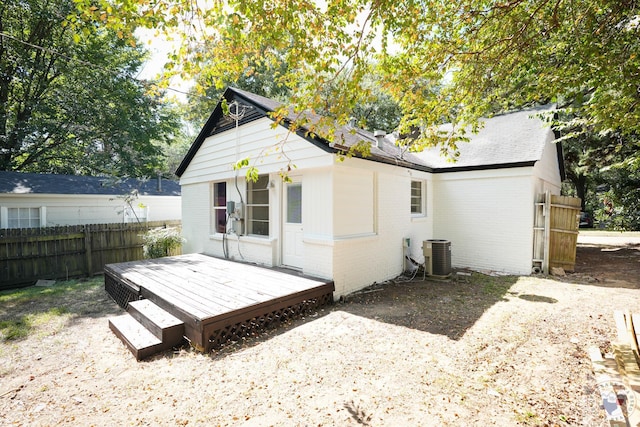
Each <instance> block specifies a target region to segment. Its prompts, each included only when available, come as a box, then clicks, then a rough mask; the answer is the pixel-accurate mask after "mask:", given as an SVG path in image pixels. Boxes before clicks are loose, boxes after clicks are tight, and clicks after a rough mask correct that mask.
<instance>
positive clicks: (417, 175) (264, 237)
mask: <svg viewBox="0 0 640 427" xmlns="http://www.w3.org/2000/svg"><path fill="white" fill-rule="evenodd" d="M224 97H225V98H226V99H227V101H228V103H229V104H230V105H232V111H233V112H235V111H236V107H237V111H239V112H240V113H241V116H242V117H240V118H239V119H238V122H237V123H236V120H235V119H234V118H233V117H231V116H228V115H227V116H225V115H224V114H223V111H222V108H221V105H218V106H217V107H216V108H215V110H214V111H213V113H212V115H211V116H210V118H209V120H208V121H207V123H206V124H205V126H204V127H203V129H202V130H201V132H200V134H199V135H198V137H197V138H196V140H195V141H194V143H193V145H192V146H191V149H190V150H189V152H188V153H187V155H186V157H185V158H184V160H183V161H182V163H181V165H180V167H179V168H178V170H177V172H176V173H177V175H178V176H179V177H180V185H181V187H182V197H183V200H184V204H183V206H184V209H183V213H182V223H183V226H182V228H183V234H184V237H185V238H186V241H187V243H186V244H185V245H184V247H183V251H184V253H189V252H202V253H206V254H211V255H216V256H227V257H230V258H233V259H244V260H246V261H251V262H255V263H258V264H263V265H267V266H286V267H291V268H294V269H298V270H300V271H301V272H302V273H304V274H306V275H310V276H316V277H320V278H326V279H333V280H334V281H335V285H336V296H340V295H344V294H347V293H349V292H353V291H355V290H358V289H361V288H363V287H366V286H368V285H370V284H372V283H374V282H381V281H384V280H388V279H391V278H393V277H396V276H398V275H399V274H401V273H402V271H403V265H404V252H403V251H404V249H403V244H404V242H405V239H407V238H409V239H410V248H409V250H410V253H411V257H412V258H413V259H415V260H418V261H420V262H422V260H423V256H422V249H421V246H422V241H424V240H427V239H446V240H449V241H450V242H451V261H452V264H453V266H454V267H468V268H472V269H482V270H494V271H500V272H507V273H514V274H529V273H530V272H531V268H532V253H533V224H534V199H535V196H536V194H538V193H542V192H544V191H546V190H549V191H550V192H551V193H552V194H559V193H560V185H561V175H562V173H563V172H562V160H561V158H562V156H561V150H560V146H559V145H557V144H554V143H553V140H554V134H553V132H552V131H551V130H550V129H549V128H548V127H545V126H544V124H543V122H542V121H541V120H539V119H537V118H533V117H531V116H532V115H533V114H535V113H536V112H539V110H533V111H523V112H518V113H513V114H506V115H502V116H498V117H495V118H492V119H489V120H486V121H485V127H484V129H483V130H481V131H480V133H479V134H477V135H471V136H470V137H471V142H470V143H460V144H459V148H460V153H461V154H460V157H459V159H458V161H457V163H451V162H447V160H446V159H444V158H441V157H440V155H439V150H428V151H426V152H423V153H404V154H402V153H401V151H400V150H399V148H398V147H396V146H395V144H394V140H393V138H392V136H384V135H378V136H377V137H376V136H374V135H373V134H371V133H370V132H367V131H364V130H361V129H354V128H351V127H348V126H347V127H344V128H341V129H338V130H337V137H336V139H335V141H336V143H331V144H330V143H328V142H327V141H326V140H324V139H321V138H318V137H315V136H314V135H311V134H309V133H308V132H306V131H305V129H299V130H298V132H296V133H289V130H288V123H289V122H288V121H286V120H285V121H284V122H283V125H282V126H276V127H275V128H274V127H273V121H272V120H271V119H270V118H269V115H268V114H269V113H270V112H271V111H274V110H276V109H278V107H279V106H280V104H278V103H277V102H275V101H273V100H270V99H267V98H264V97H261V96H258V95H254V94H251V93H248V92H245V91H242V90H239V89H232V88H230V89H227V91H226V92H225V94H224ZM234 102H237V103H238V106H235V105H233V103H234ZM235 117H238V116H237V115H236V116H235ZM376 134H378V133H377V132H376ZM285 138H286V140H287V142H286V143H285V144H284V145H282V144H281V142H282V141H283V140H284V139H285ZM338 141H339V142H338ZM361 141H366V142H370V143H371V145H372V148H371V155H370V156H369V157H366V158H357V157H350V158H346V159H344V161H341V162H339V161H336V155H335V154H336V153H337V152H339V151H340V150H341V149H342V150H344V149H345V148H346V147H349V146H351V145H352V144H355V143H358V142H361ZM247 157H249V158H250V159H251V164H252V165H255V166H256V167H257V168H258V170H259V174H260V176H259V178H258V181H257V182H255V183H253V182H247V180H246V179H245V176H244V174H245V171H246V169H242V170H241V171H240V173H238V172H236V171H234V169H233V168H232V164H234V163H235V162H236V161H238V160H239V159H243V158H247ZM289 160H290V161H291V164H292V165H295V167H294V168H292V169H291V171H290V172H289V177H290V178H291V182H289V183H285V182H283V180H282V178H281V176H280V172H281V171H282V170H283V168H284V169H286V168H287V167H288V165H289ZM228 202H235V206H229V211H230V212H231V215H229V216H228V215H227V210H228V209H227V204H228ZM241 203H242V205H240V204H241ZM234 218H237V219H234Z"/></svg>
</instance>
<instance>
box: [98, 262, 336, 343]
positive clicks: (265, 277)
mask: <svg viewBox="0 0 640 427" xmlns="http://www.w3.org/2000/svg"><path fill="white" fill-rule="evenodd" d="M105 275H107V276H108V277H109V278H110V279H111V280H112V281H115V282H117V283H123V284H127V286H129V287H131V284H133V285H134V286H133V287H134V288H137V289H139V294H138V295H139V297H141V298H148V299H151V300H153V301H154V302H155V303H156V304H158V305H160V306H161V307H162V308H164V309H165V310H167V311H169V312H170V313H172V314H173V315H174V316H176V317H178V318H179V319H180V320H182V321H183V322H184V323H185V331H186V334H187V338H189V340H190V341H192V343H195V345H196V347H201V349H204V350H208V349H209V348H210V345H211V343H210V341H211V340H214V341H215V340H216V339H221V338H219V337H224V336H227V335H228V334H231V335H233V334H235V333H237V331H236V330H237V329H242V328H245V326H242V322H247V321H248V322H249V323H251V326H250V327H254V326H255V324H262V323H269V322H271V320H272V319H273V318H280V317H283V316H284V317H286V316H288V315H289V313H290V312H294V311H295V310H301V309H302V308H301V307H304V306H305V304H307V305H308V304H309V302H310V301H311V304H316V301H318V302H322V304H326V303H330V302H331V301H332V294H333V291H334V285H333V282H332V281H326V280H320V279H314V278H309V277H304V276H301V275H296V274H290V273H287V272H283V271H278V270H274V269H269V268H265V267H259V266H256V265H252V264H247V263H239V262H234V261H229V260H224V259H220V258H215V257H211V256H207V255H202V254H188V255H180V256H176V257H166V258H159V259H153V260H142V261H133V262H126V263H119V264H109V265H107V266H105ZM105 280H106V279H105ZM105 283H106V282H105ZM252 319H253V320H252ZM256 319H258V320H256ZM239 325H240V326H239ZM212 337H214V338H212ZM215 337H218V338H215Z"/></svg>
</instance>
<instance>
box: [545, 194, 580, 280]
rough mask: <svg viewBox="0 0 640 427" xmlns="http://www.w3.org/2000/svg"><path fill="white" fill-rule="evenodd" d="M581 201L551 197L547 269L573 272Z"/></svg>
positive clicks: (563, 197)
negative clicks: (557, 268) (556, 268)
mask: <svg viewBox="0 0 640 427" xmlns="http://www.w3.org/2000/svg"><path fill="white" fill-rule="evenodd" d="M580 209H581V201H580V199H578V198H575V197H566V196H551V230H550V231H551V235H550V239H549V267H550V268H554V267H560V268H563V269H564V270H566V271H574V269H575V266H576V247H577V244H578V225H579V223H580Z"/></svg>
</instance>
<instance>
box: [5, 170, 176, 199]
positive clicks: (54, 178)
mask: <svg viewBox="0 0 640 427" xmlns="http://www.w3.org/2000/svg"><path fill="white" fill-rule="evenodd" d="M133 190H138V193H139V194H140V195H141V196H180V185H179V184H178V183H177V182H175V181H170V180H167V179H163V180H162V182H161V185H160V189H159V188H158V180H157V179H150V180H148V181H144V180H140V179H135V178H124V179H116V178H111V177H94V176H79V175H55V174H40V173H22V172H6V171H0V194H3V193H4V194H84V195H96V194H98V195H122V194H127V193H129V192H131V191H133Z"/></svg>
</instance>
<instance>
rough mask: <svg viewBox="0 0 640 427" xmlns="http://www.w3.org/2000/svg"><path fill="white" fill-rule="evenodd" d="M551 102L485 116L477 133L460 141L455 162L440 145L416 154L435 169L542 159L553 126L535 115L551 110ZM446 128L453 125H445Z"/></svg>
mask: <svg viewBox="0 0 640 427" xmlns="http://www.w3.org/2000/svg"><path fill="white" fill-rule="evenodd" d="M551 110H552V107H551V106H549V105H546V106H541V107H537V108H532V109H528V110H522V111H517V112H513V113H507V114H502V115H498V116H495V117H492V118H490V119H483V120H481V122H482V123H483V124H484V127H483V128H482V129H480V131H479V132H478V133H476V134H474V133H471V132H468V133H467V135H466V136H467V137H468V138H469V142H459V143H458V144H457V145H458V150H459V152H460V156H459V157H458V158H457V161H456V162H451V161H448V159H447V158H446V157H443V156H441V155H440V149H439V148H430V149H426V150H424V151H422V152H419V153H413V154H414V156H415V157H416V158H417V159H418V161H420V162H421V163H423V164H425V165H428V166H430V167H432V168H435V169H457V168H470V167H479V166H489V165H492V166H499V165H515V164H519V163H534V162H536V161H538V160H540V159H541V157H542V152H543V150H544V146H545V143H547V142H548V141H549V132H551V131H550V129H549V127H548V125H547V124H546V123H545V122H544V121H543V120H542V119H541V118H539V117H536V114H539V113H543V112H547V111H551ZM442 129H443V130H448V129H450V126H443V127H442Z"/></svg>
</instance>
